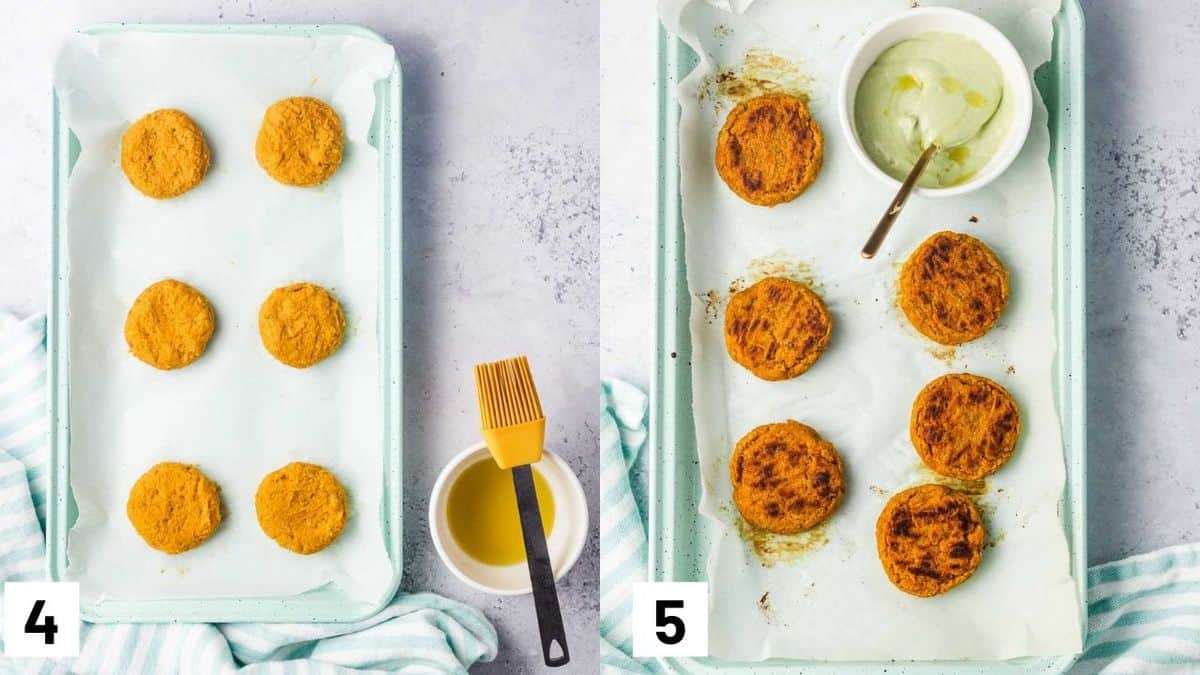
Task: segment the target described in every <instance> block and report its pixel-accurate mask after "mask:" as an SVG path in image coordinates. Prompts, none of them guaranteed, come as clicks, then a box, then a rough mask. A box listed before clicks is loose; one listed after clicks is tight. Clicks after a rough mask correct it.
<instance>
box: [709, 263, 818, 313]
mask: <svg viewBox="0 0 1200 675" xmlns="http://www.w3.org/2000/svg"><path fill="white" fill-rule="evenodd" d="M767 277H784V278H786V279H791V280H792V281H798V282H800V283H802V284H804V285H805V286H808V287H809V288H811V289H813V290H814V291H817V292H818V293H823V292H824V290H825V286H824V284H822V283H821V282H820V281H819V280H818V279H817V277H816V275H815V274H814V273H813V269H812V264H811V263H809V262H808V261H805V260H801V259H800V258H797V257H796V256H794V255H792V254H790V253H788V252H786V251H777V252H775V253H772V254H770V255H766V256H763V257H761V258H753V259H751V260H750V262H748V263H747V264H746V268H745V271H744V272H742V273H741V274H739V275H738V276H736V277H734V278H733V280H732V281H730V282H729V286H728V287H727V288H724V289H715V288H714V289H709V290H708V291H705V292H704V293H701V294H699V295H698V296H697V297H699V299H700V301H701V302H703V303H704V318H705V320H706V321H707V322H708V323H709V324H712V323H713V322H714V321H716V320H717V319H718V318H720V316H721V310H722V309H723V308H724V306H725V303H726V301H728V300H729V297H730V296H731V295H733V294H735V293H740V292H741V291H744V290H746V289H747V288H749V287H751V286H753V285H754V284H755V283H757V282H759V281H762V280H763V279H766V278H767Z"/></svg>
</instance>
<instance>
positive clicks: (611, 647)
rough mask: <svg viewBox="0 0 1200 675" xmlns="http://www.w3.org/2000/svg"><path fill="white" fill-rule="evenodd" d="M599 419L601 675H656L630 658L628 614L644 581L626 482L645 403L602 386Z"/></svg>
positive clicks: (624, 388)
mask: <svg viewBox="0 0 1200 675" xmlns="http://www.w3.org/2000/svg"><path fill="white" fill-rule="evenodd" d="M602 388H603V394H604V411H603V413H602V415H601V418H600V550H601V551H602V552H603V555H601V556H600V663H601V672H603V673H605V674H606V675H607V674H615V673H627V672H632V673H650V672H658V669H657V668H655V667H654V666H655V664H653V663H651V662H638V661H636V660H634V659H633V658H632V657H631V654H633V631H632V629H631V625H630V621H629V612H630V609H631V606H632V604H631V603H632V601H633V594H632V590H633V583H634V582H636V581H645V580H646V563H647V551H646V521H645V517H644V514H642V513H641V512H640V511H639V509H638V503H637V500H636V498H635V496H634V490H633V487H632V484H631V483H630V472H631V469H633V468H634V466H635V465H636V464H637V460H638V456H639V455H640V453H641V451H642V448H643V446H645V444H646V435H647V434H646V425H647V420H646V411H647V399H646V395H645V394H643V393H642V392H641V391H640V390H639V389H638V388H637V387H634V386H633V385H631V384H628V383H625V382H621V381H620V380H605V381H604V382H603V383H602Z"/></svg>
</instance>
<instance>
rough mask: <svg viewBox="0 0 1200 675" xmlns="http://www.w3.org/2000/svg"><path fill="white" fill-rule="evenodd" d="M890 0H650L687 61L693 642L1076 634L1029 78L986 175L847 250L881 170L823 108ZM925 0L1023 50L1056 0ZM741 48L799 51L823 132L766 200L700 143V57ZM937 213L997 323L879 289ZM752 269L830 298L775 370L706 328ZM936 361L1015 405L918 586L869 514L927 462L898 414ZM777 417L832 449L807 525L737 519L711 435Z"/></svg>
mask: <svg viewBox="0 0 1200 675" xmlns="http://www.w3.org/2000/svg"><path fill="white" fill-rule="evenodd" d="M745 4H747V3H745V2H738V3H736V5H737V6H739V7H740V6H744V5H745ZM910 4H911V3H910V1H909V0H857V1H856V2H853V3H834V2H817V1H815V0H807V1H804V0H759V1H758V2H754V3H753V4H751V5H750V6H749V7H748V8H746V9H745V11H744V13H741V14H731V13H730V12H728V11H726V9H725V8H722V7H718V6H715V5H713V4H709V3H706V2H702V1H700V0H663V1H662V2H661V3H660V12H661V14H662V18H663V20H664V23H665V25H666V26H667V27H668V29H670V30H672V31H673V32H675V33H676V34H678V35H680V36H681V37H682V38H683V39H684V40H685V41H687V42H688V43H689V44H690V45H691V46H692V47H693V48H694V49H695V50H696V51H697V53H699V54H702V55H703V61H704V62H703V63H702V64H701V65H700V66H699V67H698V68H697V69H696V70H695V71H694V72H693V73H692V74H691V75H690V76H689V77H687V78H686V79H685V80H684V81H683V82H682V83H680V85H679V89H678V99H679V103H680V105H681V108H682V118H681V124H680V166H681V171H682V192H683V217H684V223H685V234H686V249H687V250H686V255H687V270H688V286H689V289H690V291H691V292H692V294H693V303H692V316H691V330H692V346H693V360H692V368H693V370H692V376H693V402H694V403H693V405H694V413H695V420H696V436H697V443H698V448H699V458H700V463H701V471H702V476H703V482H704V485H703V488H704V497H703V500H702V503H701V507H700V511H701V513H702V514H703V515H704V516H705V517H707V518H711V519H713V520H714V521H715V522H716V523H717V527H716V534H715V535H714V543H713V546H712V550H711V551H710V552H709V557H708V579H709V592H710V603H711V605H710V622H711V623H710V627H709V636H710V650H711V654H712V655H713V656H717V657H722V658H728V659H734V660H759V659H765V658H769V657H788V658H809V659H824V660H847V659H870V660H886V659H920V660H925V659H1008V658H1013V657H1019V656H1026V655H1051V654H1067V653H1073V652H1077V651H1079V648H1080V639H1081V638H1080V635H1081V631H1080V621H1079V615H1078V604H1077V599H1076V592H1075V588H1074V585H1073V583H1072V579H1071V576H1070V570H1069V567H1068V550H1067V543H1066V539H1065V536H1064V531H1063V525H1062V522H1061V518H1060V515H1059V506H1060V502H1061V500H1062V497H1063V485H1064V476H1065V474H1064V466H1063V456H1062V441H1061V438H1060V432H1059V421H1058V415H1057V412H1056V409H1055V403H1054V396H1053V388H1052V387H1053V384H1052V382H1053V380H1052V370H1051V368H1052V362H1053V357H1054V353H1055V333H1054V327H1055V326H1054V316H1053V314H1052V296H1051V294H1052V288H1053V277H1052V252H1053V248H1052V247H1053V242H1052V224H1053V205H1054V202H1053V191H1052V184H1051V177H1050V172H1049V166H1048V163H1047V153H1048V149H1049V133H1048V130H1047V124H1046V119H1047V117H1046V109H1045V106H1044V104H1043V103H1042V101H1041V99H1040V96H1037V97H1035V110H1034V115H1033V130H1032V132H1031V134H1030V136H1029V140H1028V141H1027V143H1026V146H1025V148H1024V150H1023V152H1022V154H1021V155H1020V157H1019V158H1018V159H1017V161H1016V163H1015V164H1014V165H1013V166H1012V168H1011V169H1010V170H1009V171H1008V172H1007V173H1006V174H1005V175H1004V176H1002V177H1001V178H999V179H998V180H997V181H996V182H995V183H993V184H992V185H991V186H989V187H987V188H986V189H983V190H981V191H979V192H976V193H973V194H971V195H968V196H963V197H958V198H949V199H941V200H937V199H930V198H914V199H912V200H911V201H910V203H909V204H908V206H907V208H906V210H905V212H904V215H903V217H902V218H901V220H900V222H899V223H898V224H897V226H896V228H895V229H894V230H893V232H892V234H891V236H890V237H889V238H888V240H887V242H886V244H885V245H884V247H883V250H882V252H881V253H880V255H879V256H878V257H877V258H876V259H875V260H872V261H864V260H863V259H861V258H860V256H859V250H860V248H861V246H862V244H863V242H864V241H865V240H866V238H867V235H868V234H869V232H870V230H871V229H872V228H873V227H874V225H875V223H876V221H877V220H878V218H879V216H880V215H881V214H882V210H883V209H884V207H885V206H886V204H887V203H888V201H889V200H890V198H891V197H892V195H893V194H894V188H892V187H889V186H886V185H883V184H881V183H878V182H876V181H875V180H874V179H873V178H872V177H871V176H870V175H869V174H868V173H867V172H866V170H865V169H864V168H863V167H862V166H860V165H859V164H858V163H857V161H856V160H855V158H854V157H853V156H852V155H851V153H850V149H849V148H848V147H847V143H846V141H845V140H844V139H843V136H842V132H841V129H840V128H839V124H838V115H837V109H836V106H837V101H836V90H837V82H838V77H839V74H840V72H841V69H842V66H843V64H844V62H845V60H846V59H847V58H848V56H849V51H850V49H851V47H852V46H853V45H854V43H855V42H856V41H857V40H858V39H859V38H860V37H861V35H862V34H863V33H864V32H865V31H866V30H867V29H868V28H869V27H870V26H871V25H872V24H873V23H874V22H875V21H876V20H879V19H881V18H884V17H886V16H889V15H891V14H894V13H896V12H901V11H905V10H907V9H908V8H909V7H910ZM945 4H954V5H955V6H959V7H962V8H964V9H968V10H971V11H974V12H976V13H977V14H980V15H981V16H983V17H984V18H986V19H988V20H989V21H991V22H992V23H994V24H995V25H996V26H997V27H998V28H1000V29H1001V30H1002V31H1003V32H1004V33H1005V34H1007V35H1008V36H1009V37H1010V39H1011V40H1012V41H1013V42H1014V43H1015V44H1016V46H1017V48H1018V50H1019V51H1020V52H1021V54H1022V56H1023V57H1024V59H1025V61H1026V63H1027V64H1028V66H1029V68H1030V71H1031V72H1032V70H1033V69H1034V68H1036V67H1037V66H1038V65H1040V64H1041V63H1043V62H1045V61H1046V60H1047V59H1048V58H1049V55H1050V45H1051V37H1052V29H1051V17H1052V16H1053V15H1054V14H1055V13H1056V12H1057V10H1058V0H1020V1H1017V0H1012V1H1010V2H1003V3H1002V2H988V3H982V2H975V3H962V2H959V3H945ZM725 7H728V4H726V5H725ZM735 8H736V7H735ZM749 50H766V51H768V52H770V53H772V54H775V55H779V56H782V57H785V58H786V59H787V60H788V61H790V62H792V63H794V64H797V65H798V68H799V71H800V72H799V73H798V74H797V73H792V74H791V75H790V77H791V78H792V81H791V84H793V85H796V84H799V85H800V86H802V88H803V89H804V90H806V91H807V93H808V94H809V95H810V97H811V100H810V106H811V109H812V111H813V113H814V114H815V116H816V118H817V120H818V121H819V122H820V123H821V125H822V127H823V129H824V135H825V142H826V148H825V165H824V168H823V170H822V172H821V174H820V176H819V177H818V178H817V180H816V182H815V183H814V184H813V186H812V187H810V188H809V189H808V191H807V192H805V193H804V194H803V195H801V196H800V197H799V198H797V199H796V200H795V201H793V202H791V203H789V204H785V205H782V206H778V207H775V208H773V209H768V208H761V207H756V206H753V205H750V204H748V203H746V202H744V201H742V200H741V199H739V198H738V197H737V196H735V195H734V194H733V193H732V192H731V191H730V190H729V189H728V188H727V187H726V186H725V185H724V184H723V183H722V181H721V179H720V177H719V176H718V175H717V173H716V170H715V168H714V165H713V156H714V151H715V141H716V137H717V131H718V130H719V128H720V125H721V124H722V123H723V122H724V119H725V115H726V114H727V112H728V111H729V109H730V107H731V106H732V101H731V100H729V99H728V98H726V97H725V96H723V95H722V94H721V87H720V86H719V85H718V84H716V83H715V81H716V80H719V79H720V78H717V77H716V75H717V73H718V71H719V70H726V69H728V72H732V73H733V74H734V75H735V76H736V73H737V71H738V69H739V68H740V67H741V65H742V64H743V62H744V59H745V55H746V54H747V52H748V51H749ZM785 70H786V69H785ZM768 75H769V74H768ZM942 229H951V230H956V231H960V232H966V233H970V234H973V235H975V236H978V237H980V238H981V239H983V240H984V241H985V242H987V243H988V244H989V245H990V246H991V247H992V248H993V249H994V250H995V251H996V252H997V254H998V255H999V256H1000V258H1001V259H1002V260H1003V261H1004V262H1005V264H1006V265H1007V266H1008V268H1009V271H1010V274H1011V279H1012V299H1011V302H1010V304H1009V306H1008V309H1007V310H1006V311H1005V313H1004V315H1003V317H1002V318H1001V321H1000V323H999V324H998V325H997V326H996V327H995V328H993V329H992V331H991V332H990V333H989V334H988V335H987V336H986V337H985V338H983V339H980V340H977V341H975V342H972V343H969V344H967V345H964V346H961V347H959V348H958V349H956V350H947V349H944V348H938V347H937V345H935V344H934V343H932V342H930V341H929V340H927V339H925V338H923V337H922V336H920V335H919V334H918V333H916V331H915V330H913V329H912V328H911V327H910V326H909V325H908V323H907V321H906V319H905V318H904V316H903V314H902V313H901V312H900V311H899V310H898V309H897V308H896V306H895V300H894V297H895V282H896V276H897V273H898V267H899V264H900V263H902V262H903V260H904V259H905V258H906V257H907V256H908V254H909V253H910V252H911V251H912V250H913V249H914V248H915V247H916V246H917V245H918V244H919V243H920V242H921V241H922V240H923V239H925V238H926V237H927V236H928V235H930V234H932V233H933V232H936V231H938V230H942ZM768 273H775V274H779V273H783V274H791V275H793V276H799V277H802V278H805V279H809V280H811V282H812V283H813V285H814V286H815V287H816V288H817V290H818V291H819V292H820V293H821V294H822V295H823V296H824V298H825V301H826V303H827V304H828V306H829V309H830V311H831V312H832V315H833V317H834V335H833V340H832V343H831V345H830V348H829V350H828V351H827V352H826V353H825V354H824V355H823V356H822V357H821V359H820V360H819V361H818V362H817V364H816V365H815V366H814V367H813V368H812V370H810V371H809V372H807V373H805V374H804V375H802V376H801V377H799V378H797V379H794V380H791V381H786V382H778V383H771V382H766V381H762V380H759V379H757V378H756V377H754V376H753V375H752V374H750V373H749V372H748V371H746V370H744V369H742V368H741V367H740V366H738V365H737V364H736V363H734V362H733V361H732V360H731V359H730V358H729V357H728V355H727V354H726V350H725V346H724V341H723V318H724V304H723V303H724V299H725V298H726V297H727V295H728V293H729V289H730V286H731V284H733V285H734V286H739V285H741V286H744V285H747V284H749V283H750V282H753V281H755V280H757V278H759V277H761V276H763V275H765V274H768ZM948 371H969V372H973V373H977V374H980V375H984V376H987V377H991V378H993V379H995V380H997V381H999V382H1000V383H1001V384H1003V385H1004V386H1005V387H1007V388H1008V389H1009V391H1011V392H1012V393H1013V395H1014V396H1015V397H1016V399H1017V401H1018V404H1019V405H1020V409H1021V418H1022V423H1023V430H1022V435H1021V438H1020V442H1019V445H1018V449H1017V452H1016V454H1015V456H1014V458H1013V459H1012V461H1011V462H1009V464H1008V465H1007V466H1005V467H1004V468H1003V469H1002V470H1001V471H1000V472H999V473H997V474H996V475H994V476H993V477H990V478H989V479H988V480H987V482H986V492H985V494H983V495H981V496H980V497H979V503H980V504H981V508H982V511H983V513H984V518H985V521H986V525H987V528H988V532H989V542H990V544H991V545H990V546H989V547H988V548H987V549H986V550H985V553H984V559H983V563H982V565H981V566H980V567H979V569H978V571H977V572H976V573H975V575H974V576H973V577H972V578H971V579H970V580H969V581H968V582H967V583H965V584H963V585H962V586H960V587H958V588H955V589H954V590H952V591H951V592H949V593H947V594H945V595H942V596H939V597H935V598H929V599H921V598H915V597H911V596H909V595H906V594H905V593H902V592H901V591H899V590H897V589H896V588H894V587H893V586H892V585H891V583H890V582H889V581H888V579H887V577H886V576H885V574H884V572H883V569H882V567H881V565H880V563H879V560H878V556H877V553H876V545H875V537H874V532H875V530H874V527H875V520H876V518H877V517H878V514H879V512H880V511H881V510H882V509H883V506H884V504H885V503H886V501H887V499H888V498H889V497H890V496H891V495H893V494H895V493H896V492H897V491H899V490H902V489H904V488H906V487H909V486H911V485H914V484H918V483H923V482H930V481H932V480H936V477H935V476H934V475H933V474H931V473H930V472H929V471H928V470H926V469H924V468H923V467H922V466H921V462H920V460H919V458H918V457H917V455H916V453H915V451H914V450H913V448H912V445H911V443H910V441H909V438H908V418H909V413H910V410H911V406H912V401H913V399H914V397H915V396H916V394H917V392H918V391H919V390H920V389H921V387H922V386H923V385H924V384H925V383H927V382H928V381H929V380H931V379H933V378H935V377H937V376H939V375H941V374H944V373H946V372H948ZM789 418H790V419H796V420H799V421H802V422H805V423H807V424H810V425H812V426H813V427H814V428H816V429H817V431H818V432H819V433H821V434H822V435H823V436H824V437H825V438H827V439H829V440H830V441H832V442H833V443H834V444H835V445H836V446H837V448H838V449H839V451H840V452H841V453H842V457H843V459H844V462H845V466H846V472H847V494H846V498H845V501H844V502H843V503H842V505H841V507H840V508H839V510H838V511H837V512H836V513H835V514H834V516H833V517H832V519H831V520H830V521H829V522H828V523H827V525H826V526H824V527H823V528H822V529H821V530H820V531H818V532H816V533H813V534H811V535H806V536H803V537H796V538H774V539H772V538H770V537H768V538H767V539H765V540H764V539H761V538H760V539H757V540H756V539H755V537H746V536H744V535H743V534H741V531H742V528H741V526H740V525H739V522H738V521H739V516H738V515H737V510H736V508H735V507H734V506H733V504H732V499H731V489H730V484H729V470H728V462H729V456H730V453H731V452H732V449H733V447H734V444H735V443H736V442H737V440H738V439H739V438H740V437H741V436H742V435H743V434H745V433H746V432H748V431H749V430H750V429H752V428H754V427H755V426H758V425H760V424H764V423H768V422H776V421H782V420H786V419H789ZM975 487H979V486H975ZM748 540H751V541H757V545H756V544H752V543H749V542H748Z"/></svg>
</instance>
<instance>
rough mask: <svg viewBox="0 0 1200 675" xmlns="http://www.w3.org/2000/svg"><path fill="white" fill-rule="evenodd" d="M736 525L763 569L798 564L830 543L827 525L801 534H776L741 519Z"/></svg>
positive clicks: (740, 535) (739, 534)
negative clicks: (785, 564) (826, 529)
mask: <svg viewBox="0 0 1200 675" xmlns="http://www.w3.org/2000/svg"><path fill="white" fill-rule="evenodd" d="M736 523H737V529H738V536H739V537H741V538H742V541H745V542H746V543H747V544H748V545H749V546H750V550H751V551H754V555H755V556H756V557H757V558H758V562H759V563H761V564H762V566H763V567H774V566H775V565H778V564H781V563H792V562H796V561H798V560H800V559H801V558H803V557H804V556H805V555H807V554H809V553H812V552H813V551H816V550H817V549H820V548H822V547H824V546H825V545H826V544H828V543H829V535H828V533H827V532H826V531H825V528H826V526H825V525H818V526H817V527H815V528H813V529H811V530H808V531H807V532H801V533H799V534H775V533H774V532H768V531H766V530H761V529H759V528H757V527H754V526H753V525H751V524H750V523H747V522H746V521H745V519H744V518H741V517H738V518H737V519H736Z"/></svg>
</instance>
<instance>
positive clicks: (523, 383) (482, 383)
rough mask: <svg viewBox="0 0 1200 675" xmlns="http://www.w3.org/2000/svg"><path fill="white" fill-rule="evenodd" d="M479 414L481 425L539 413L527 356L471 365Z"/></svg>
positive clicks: (503, 424)
mask: <svg viewBox="0 0 1200 675" xmlns="http://www.w3.org/2000/svg"><path fill="white" fill-rule="evenodd" d="M475 387H476V389H477V390H478V392H479V418H480V422H481V423H482V425H483V428H484V429H497V428H499V427H508V426H512V425H514V424H522V423H524V422H532V421H534V420H537V419H541V417H542V404H541V402H540V401H538V393H537V387H535V386H534V385H533V374H532V373H531V372H529V360H528V359H526V358H525V357H524V356H518V357H516V358H513V359H505V360H504V361H496V362H494V363H481V364H479V365H477V366H475Z"/></svg>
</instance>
